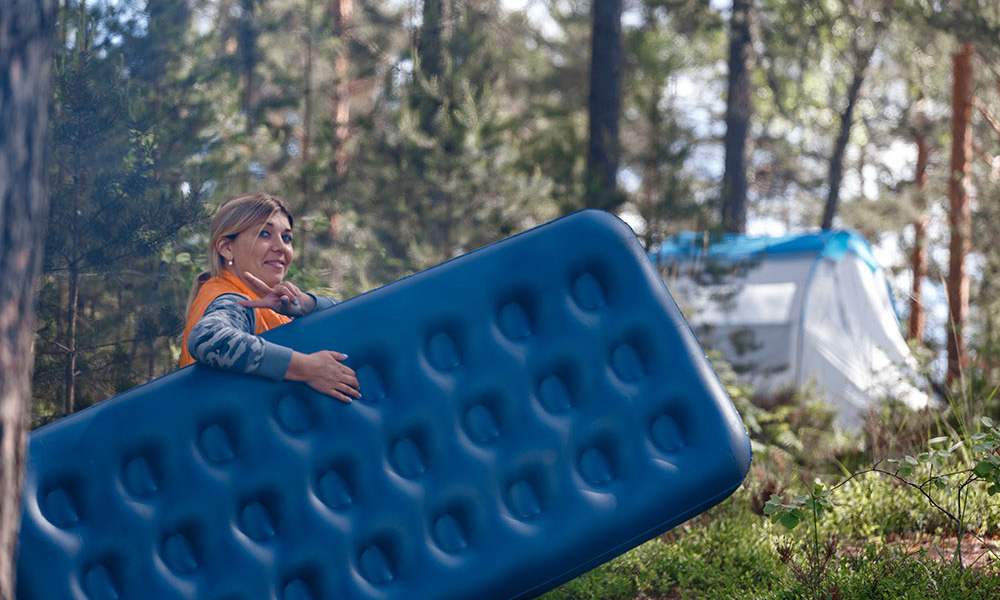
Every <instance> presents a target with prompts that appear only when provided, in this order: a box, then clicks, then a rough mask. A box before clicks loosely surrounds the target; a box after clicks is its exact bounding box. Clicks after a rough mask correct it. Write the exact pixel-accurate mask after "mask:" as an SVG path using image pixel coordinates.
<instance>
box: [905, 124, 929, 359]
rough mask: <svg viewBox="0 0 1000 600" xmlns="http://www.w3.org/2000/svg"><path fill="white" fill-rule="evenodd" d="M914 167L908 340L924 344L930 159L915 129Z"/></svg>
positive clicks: (923, 135) (922, 135)
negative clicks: (915, 204)
mask: <svg viewBox="0 0 1000 600" xmlns="http://www.w3.org/2000/svg"><path fill="white" fill-rule="evenodd" d="M916 142H917V166H916V171H915V173H914V185H915V186H916V188H917V210H919V211H920V215H919V216H918V217H917V220H916V221H914V223H913V250H912V252H910V269H911V271H912V273H913V286H912V288H911V289H910V339H911V340H914V341H916V342H917V343H918V344H923V340H924V328H925V327H926V322H927V321H926V314H925V312H924V294H923V282H924V279H925V278H926V277H927V225H928V223H929V219H928V216H927V214H926V211H927V198H926V196H925V194H926V189H927V165H928V163H929V162H930V155H931V145H930V142H929V141H928V139H927V135H926V133H924V132H923V131H919V132H917V136H916Z"/></svg>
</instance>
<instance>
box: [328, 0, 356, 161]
mask: <svg viewBox="0 0 1000 600" xmlns="http://www.w3.org/2000/svg"><path fill="white" fill-rule="evenodd" d="M353 19H354V0H334V3H333V22H334V32H333V34H334V35H335V36H337V37H338V38H339V39H340V48H339V49H338V51H337V58H336V60H335V61H334V65H333V73H334V84H333V85H334V88H333V96H332V98H331V101H330V112H331V113H332V114H333V128H334V129H333V143H334V148H333V159H332V161H331V164H330V172H331V174H332V175H334V176H335V177H337V178H338V179H340V178H343V177H344V175H346V174H347V142H348V139H349V138H350V120H351V98H350V89H351V77H350V57H349V55H348V51H347V50H348V46H349V44H348V42H347V32H348V31H349V30H350V28H351V24H352V21H353Z"/></svg>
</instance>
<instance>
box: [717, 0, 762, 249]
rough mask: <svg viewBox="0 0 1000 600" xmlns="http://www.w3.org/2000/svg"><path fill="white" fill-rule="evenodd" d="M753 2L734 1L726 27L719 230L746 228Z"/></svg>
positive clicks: (741, 229) (742, 229)
mask: <svg viewBox="0 0 1000 600" xmlns="http://www.w3.org/2000/svg"><path fill="white" fill-rule="evenodd" d="M752 9H753V0H733V16H732V18H731V21H730V24H729V30H730V32H729V96H728V98H727V100H726V137H725V148H726V160H725V163H726V164H725V174H724V175H723V177H722V229H723V231H726V232H735V233H742V232H744V231H746V228H747V135H748V132H749V130H750V114H751V110H752V108H751V105H750V75H751V73H752V72H753V68H754V62H755V60H754V52H753V39H752V37H751V35H752V34H751V27H750V25H751V23H750V11H751V10H752Z"/></svg>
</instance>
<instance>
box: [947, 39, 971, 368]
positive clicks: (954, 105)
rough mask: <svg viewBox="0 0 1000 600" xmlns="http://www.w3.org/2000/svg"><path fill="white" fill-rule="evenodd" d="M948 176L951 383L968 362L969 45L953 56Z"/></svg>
mask: <svg viewBox="0 0 1000 600" xmlns="http://www.w3.org/2000/svg"><path fill="white" fill-rule="evenodd" d="M952 65H953V73H952V76H953V84H952V99H951V114H952V116H951V168H950V173H951V176H950V177H949V178H948V204H949V207H950V212H949V214H948V224H949V226H950V233H951V241H950V242H949V245H948V250H949V253H950V256H949V259H948V279H947V286H948V316H949V323H948V375H947V381H948V383H949V384H950V383H951V382H952V381H954V380H955V379H959V378H960V377H961V375H962V370H963V369H964V368H965V367H966V365H968V353H967V351H966V346H965V318H966V315H967V314H968V312H969V274H968V271H967V267H966V264H965V263H966V258H967V257H968V255H969V248H970V245H971V242H970V239H969V238H970V235H971V228H972V214H971V207H970V203H969V190H968V187H967V186H968V176H969V167H970V163H971V161H972V127H971V118H972V44H969V43H965V44H963V46H962V51H961V52H959V53H958V54H956V55H955V56H954V57H952Z"/></svg>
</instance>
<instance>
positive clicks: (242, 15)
mask: <svg viewBox="0 0 1000 600" xmlns="http://www.w3.org/2000/svg"><path fill="white" fill-rule="evenodd" d="M259 37H260V22H259V17H258V16H257V0H240V12H239V18H238V19H237V22H236V39H237V48H238V49H239V53H240V64H241V66H242V67H243V93H242V97H241V98H240V105H241V107H242V109H243V113H244V114H245V115H246V132H247V133H251V132H252V131H253V130H254V129H255V128H256V127H257V121H258V119H259V118H260V92H259V90H258V89H257V85H258V84H257V77H256V71H257V63H258V62H260V53H259V51H258V49H257V38H259Z"/></svg>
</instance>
